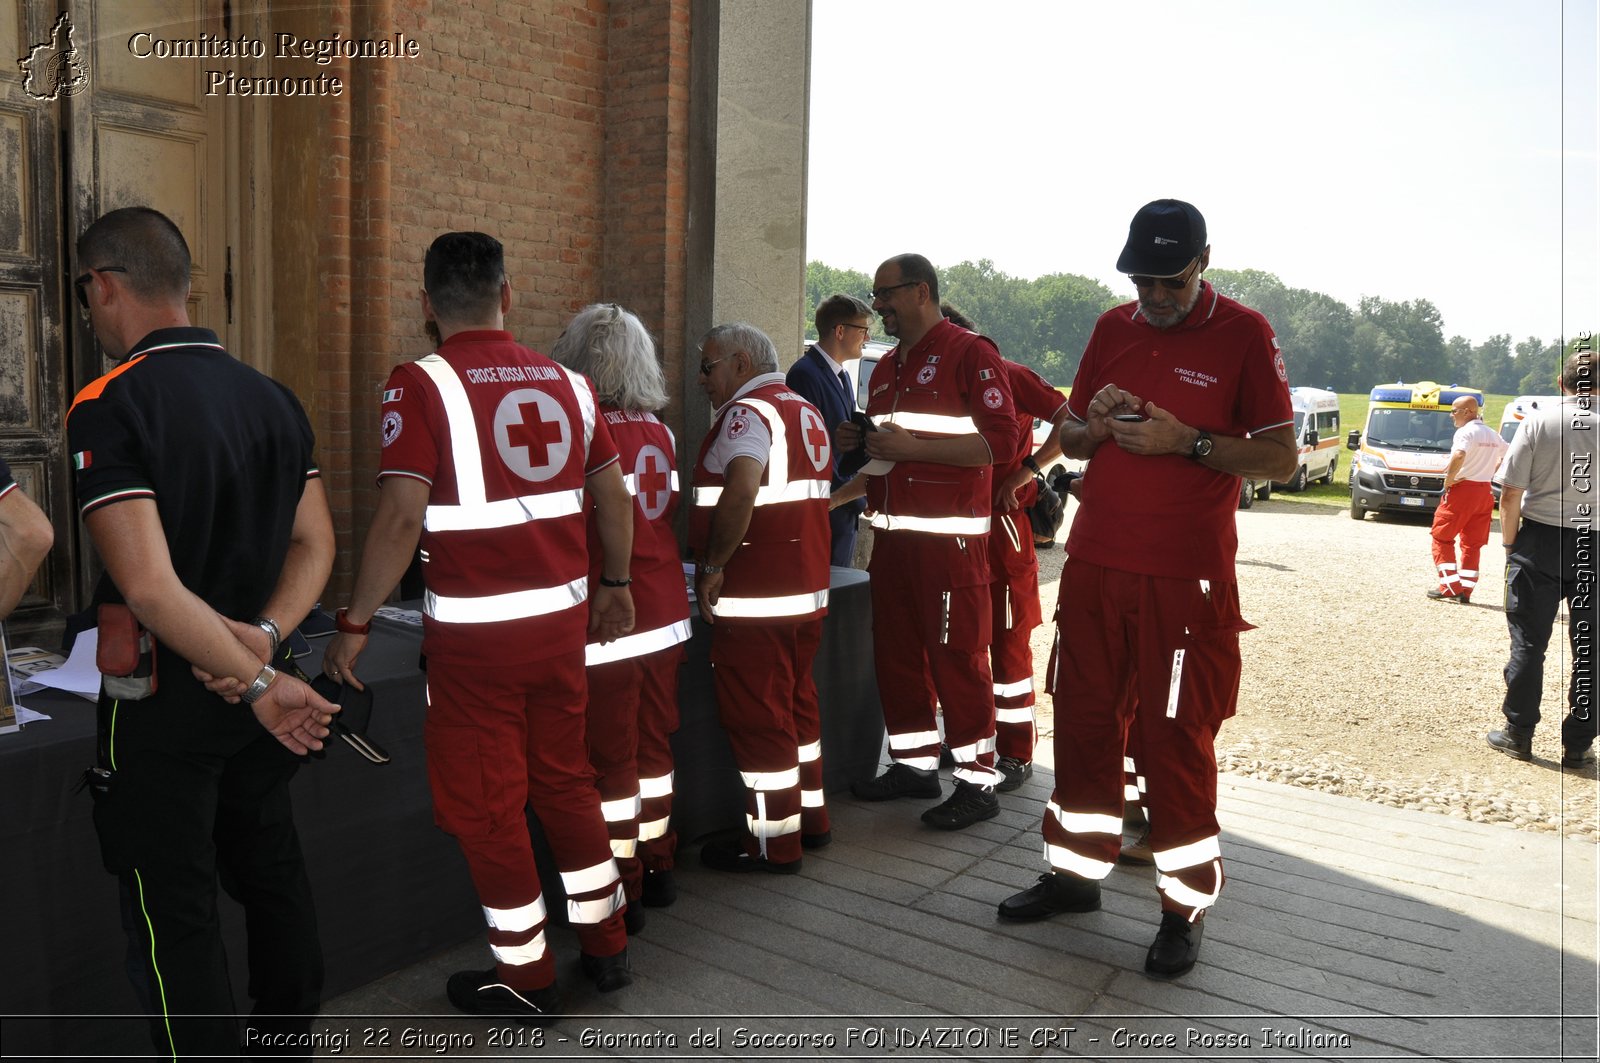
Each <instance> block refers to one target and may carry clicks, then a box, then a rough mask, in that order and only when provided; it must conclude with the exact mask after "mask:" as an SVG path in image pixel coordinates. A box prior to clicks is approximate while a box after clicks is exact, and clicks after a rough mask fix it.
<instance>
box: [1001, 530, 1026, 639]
mask: <svg viewBox="0 0 1600 1063" xmlns="http://www.w3.org/2000/svg"><path fill="white" fill-rule="evenodd" d="M1000 527H1001V528H1002V529H1003V530H1004V531H1005V533H1006V538H1007V539H1010V540H1011V549H1013V550H1015V551H1017V552H1018V553H1021V552H1022V539H1021V538H1020V537H1019V536H1018V535H1017V524H1016V522H1015V521H1013V520H1012V519H1011V514H1009V513H1007V514H1006V515H1005V516H1003V517H1001V518H1000ZM1010 595H1011V588H1010V587H1007V588H1006V601H1007V605H1006V616H1007V621H1008V622H1007V624H1006V626H1007V627H1010V626H1011V625H1010V622H1009V618H1010V615H1011V607H1010Z"/></svg>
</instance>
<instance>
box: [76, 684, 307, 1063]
mask: <svg viewBox="0 0 1600 1063" xmlns="http://www.w3.org/2000/svg"><path fill="white" fill-rule="evenodd" d="M165 665H166V662H165V661H163V669H164V670H165ZM168 674H170V673H168ZM165 679H166V676H165V675H164V676H163V680H164V682H163V687H164V688H166V687H171V688H172V689H170V690H168V689H163V690H162V691H160V692H159V693H158V694H157V695H156V696H155V697H153V698H150V699H147V700H144V701H135V702H128V701H120V702H119V701H116V700H114V699H111V698H108V697H107V696H106V695H104V694H102V695H101V699H100V745H101V756H100V759H101V766H102V767H104V768H108V769H110V770H111V775H110V777H109V779H108V781H107V782H106V783H105V785H104V786H103V787H99V788H97V790H96V795H95V809H94V821H95V829H96V831H97V833H98V834H99V837H100V849H101V856H102V858H103V860H104V862H105V866H106V870H107V871H110V872H111V873H112V874H114V875H116V876H117V877H118V880H119V882H120V884H121V893H122V915H123V929H124V930H125V931H126V933H127V935H128V954H127V968H128V973H129V976H130V978H131V979H132V981H133V984H134V989H135V991H136V993H137V994H138V995H139V1000H140V1003H141V1005H142V1006H143V1007H144V1009H145V1012H146V1014H147V1015H148V1016H149V1018H150V1029H151V1036H152V1039H153V1040H154V1042H155V1045H156V1049H157V1051H158V1052H159V1053H160V1054H162V1055H163V1056H173V1055H175V1056H177V1057H178V1058H180V1059H181V1058H189V1057H191V1056H214V1055H221V1056H227V1055H237V1054H238V1053H239V1052H240V1047H241V1042H244V1044H245V1051H246V1052H248V1053H249V1054H251V1055H257V1054H262V1055H266V1054H290V1055H304V1056H307V1057H309V1055H310V1050H309V1048H306V1047H304V1042H303V1040H301V1039H300V1038H297V1037H295V1036H294V1035H296V1034H300V1035H302V1036H303V1034H304V1032H305V1031H307V1030H309V1028H310V1019H311V1017H312V1016H314V1015H315V1014H316V1012H317V1008H318V1006H319V1004H320V1002H321V994H322V976H323V966H322V950H321V946H320V944H319V941H318V936H317V922H316V913H315V910H314V908H313V905H312V898H311V886H310V882H309V881H308V879H307V877H306V870H305V862H304V860H303V858H302V855H301V851H300V841H299V836H298V835H297V834H296V832H295V825H294V814H293V811H292V809H291V807H290V801H289V780H290V778H291V777H292V776H293V775H294V772H295V770H296V769H297V768H298V766H299V762H298V760H297V758H296V757H294V756H293V755H292V754H290V753H289V751H288V750H286V749H284V748H283V746H282V745H280V744H279V743H278V741H277V739H275V738H273V737H272V736H271V735H269V734H268V733H267V732H266V731H265V730H263V729H262V728H261V727H260V725H259V724H257V723H256V721H255V719H254V718H253V716H251V714H250V710H249V708H248V707H246V706H243V705H228V704H226V703H225V702H223V701H222V699H221V698H218V697H216V696H215V695H212V694H209V693H207V692H206V691H205V690H204V689H203V688H201V687H199V686H198V684H195V683H193V682H192V680H191V681H188V682H185V681H183V680H185V679H188V677H187V676H183V677H181V678H179V679H177V680H176V681H173V682H171V683H167V682H165ZM219 880H220V885H221V887H222V888H223V889H225V890H227V892H228V894H229V896H231V897H233V898H234V899H235V900H236V901H238V902H239V903H240V905H242V906H243V908H244V911H245V926H246V935H247V943H248V953H249V955H248V970H249V985H248V993H249V996H250V997H251V998H252V999H253V1000H254V1002H255V1006H254V1016H255V1017H254V1018H252V1019H251V1020H250V1021H249V1023H248V1028H247V1029H246V1030H243V1031H242V1030H241V1029H240V1024H239V1020H238V1017H237V1012H238V1007H237V1005H236V1004H235V1002H234V994H233V988H232V985H231V983H230V980H229V977H228V962H227V956H226V953H225V952H224V949H223V942H222V932H221V925H220V922H219V919H218V910H217V904H218V897H217V890H218V885H219ZM264 1035H265V1036H264ZM285 1035H287V1036H285ZM296 1041H299V1043H298V1044H296V1043H295V1042H296ZM285 1042H288V1043H287V1044H286V1043H285ZM274 1049H276V1050H277V1051H273V1050H274ZM285 1049H287V1053H285Z"/></svg>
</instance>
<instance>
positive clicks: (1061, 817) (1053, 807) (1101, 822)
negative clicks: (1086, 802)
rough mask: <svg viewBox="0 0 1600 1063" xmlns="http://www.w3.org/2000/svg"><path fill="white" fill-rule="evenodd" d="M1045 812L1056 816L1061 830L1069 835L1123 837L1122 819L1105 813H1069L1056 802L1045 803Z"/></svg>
mask: <svg viewBox="0 0 1600 1063" xmlns="http://www.w3.org/2000/svg"><path fill="white" fill-rule="evenodd" d="M1044 812H1045V815H1047V816H1054V817H1055V820H1056V822H1057V823H1059V824H1061V829H1062V830H1064V831H1066V832H1067V833H1068V834H1115V835H1117V836H1118V837H1121V835H1122V818H1121V817H1120V816H1108V815H1106V814H1105V813H1103V812H1068V811H1066V810H1065V809H1063V808H1062V807H1061V806H1060V805H1058V804H1056V803H1055V802H1054V801H1047V802H1045V806H1044Z"/></svg>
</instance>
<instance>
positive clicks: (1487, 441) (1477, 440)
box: [1428, 395, 1506, 605]
mask: <svg viewBox="0 0 1600 1063" xmlns="http://www.w3.org/2000/svg"><path fill="white" fill-rule="evenodd" d="M1450 419H1451V420H1453V421H1454V422H1455V424H1456V434H1455V438H1454V439H1453V440H1452V441H1451V443H1450V464H1449V466H1448V467H1446V468H1445V471H1444V495H1443V496H1442V497H1441V498H1440V500H1439V508H1438V509H1436V510H1434V513H1433V563H1434V565H1435V566H1437V567H1438V570H1439V586H1438V587H1437V588H1435V589H1434V590H1431V591H1429V592H1428V597H1429V598H1432V599H1434V600H1435V601H1445V602H1448V601H1457V602H1460V603H1461V604H1462V605H1466V604H1467V603H1468V602H1470V601H1471V600H1472V591H1473V589H1474V588H1476V587H1477V585H1478V554H1479V552H1480V551H1481V550H1482V549H1483V544H1484V543H1487V542H1488V541H1489V525H1490V524H1491V523H1492V522H1493V520H1494V495H1493V494H1492V493H1491V492H1490V490H1489V481H1490V480H1492V479H1493V478H1494V472H1495V470H1496V469H1498V468H1499V467H1500V459H1501V458H1502V457H1503V456H1504V455H1505V450H1506V441H1505V440H1504V439H1501V438H1500V433H1498V432H1496V431H1495V430H1494V429H1493V428H1490V427H1489V426H1488V425H1487V424H1484V422H1483V417H1482V415H1481V413H1480V412H1479V409H1478V400H1477V399H1475V398H1473V397H1472V396H1471V395H1463V396H1462V397H1461V398H1459V399H1457V400H1456V401H1455V402H1453V403H1452V404H1451V405H1450ZM1457 539H1460V540H1461V563H1460V566H1459V567H1457V564H1456V540H1457Z"/></svg>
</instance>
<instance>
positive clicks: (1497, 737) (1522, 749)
mask: <svg viewBox="0 0 1600 1063" xmlns="http://www.w3.org/2000/svg"><path fill="white" fill-rule="evenodd" d="M1483 739H1484V741H1486V742H1488V743H1489V745H1490V746H1491V747H1492V748H1494V749H1498V750H1499V751H1500V752H1502V753H1504V754H1505V755H1506V756H1508V757H1510V758H1511V759H1513V760H1532V759H1533V735H1532V734H1522V733H1520V732H1518V731H1516V730H1515V729H1513V728H1511V727H1509V726H1508V727H1506V728H1505V730H1503V731H1490V732H1489V733H1488V734H1486V735H1484V736H1483Z"/></svg>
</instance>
